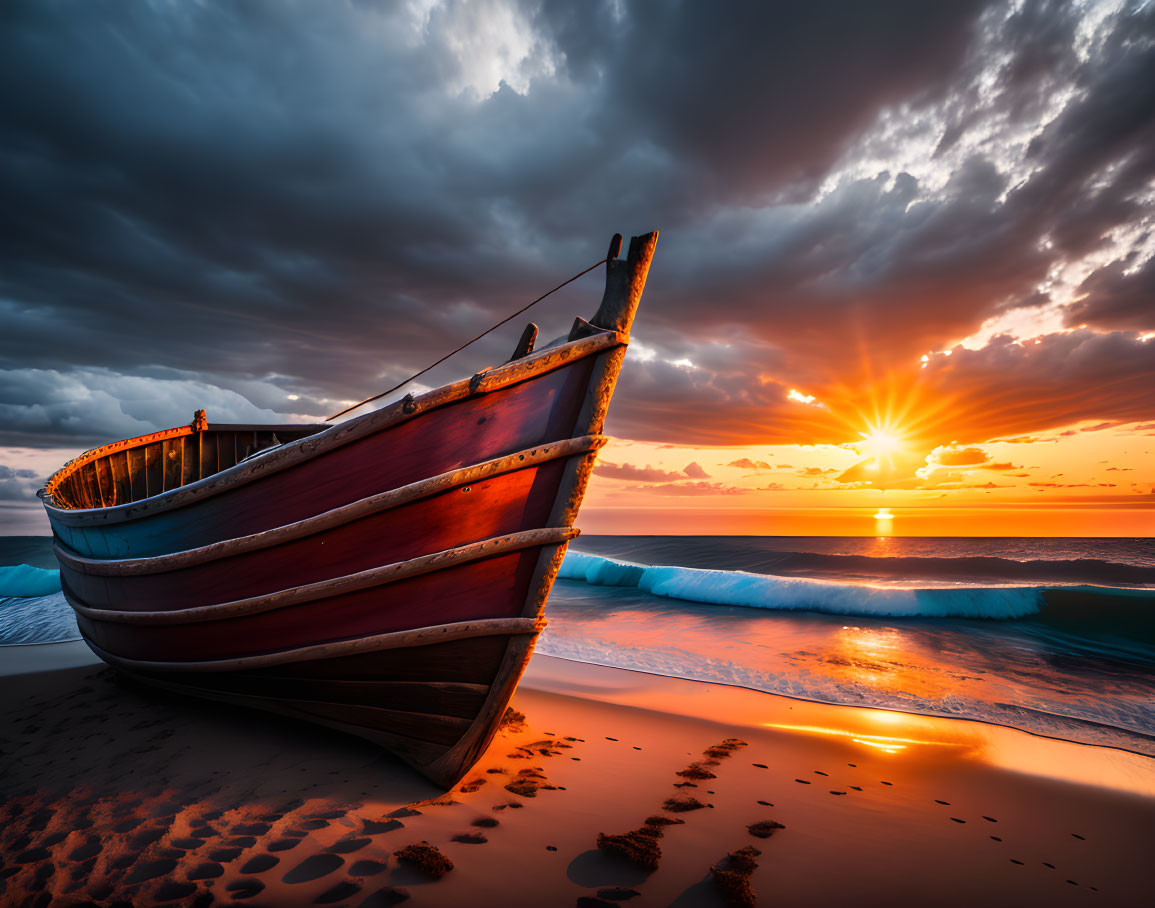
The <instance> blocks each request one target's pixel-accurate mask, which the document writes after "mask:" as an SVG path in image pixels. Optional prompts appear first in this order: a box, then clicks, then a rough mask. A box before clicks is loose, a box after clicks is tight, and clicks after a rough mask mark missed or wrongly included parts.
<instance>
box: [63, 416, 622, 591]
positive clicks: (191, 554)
mask: <svg viewBox="0 0 1155 908" xmlns="http://www.w3.org/2000/svg"><path fill="white" fill-rule="evenodd" d="M607 441H608V439H607V438H606V436H604V435H580V436H578V437H577V438H564V439H561V440H560V441H554V442H547V443H546V444H541V445H536V446H534V447H532V448H525V449H523V450H521V451H515V452H514V453H512V454H506V455H504V456H503V457H494V458H492V459H490V460H485V461H481V462H480V463H476V464H471V465H469V466H465V467H458V468H456V469H454V470H447V471H446V472H444V473H439V474H437V475H436V476H429V477H426V478H425V479H419V480H417V481H416V482H411V483H407V484H406V485H403V486H398V487H397V488H395V489H389V490H387V491H385V492H378V493H377V494H376V495H370V496H369V497H367V498H361V499H358V500H357V501H353V502H350V503H349V504H345V505H340V506H339V507H336V508H331V509H330V510H328V511H322V512H321V513H320V514H314V515H312V516H311V517H306V518H304V519H303V520H297V521H293V522H292V523H287V524H284V525H282V526H278V527H272V528H270V529H267V530H261V531H260V532H257V533H250V534H248V535H245V536H235V537H233V538H232V539H224V540H221V541H220V542H212V543H208V544H207V545H202V546H196V547H194V548H191V549H185V550H183V551H180V552H169V553H166V554H163V555H149V556H143V557H138V558H94V557H91V556H88V555H81V554H79V553H77V552H74V551H72V550H71V549H70V548H69V547H68V546H67V545H65V544H64V543H63V542H62V541H60V540H57V541H56V543H55V545H54V547H53V548H54V551H55V553H56V557H57V559H59V561H61V562H62V563H63V564H66V565H67V566H68V567H69V568H71V569H73V570H75V571H77V572H78V573H81V574H85V575H87V576H95V577H136V576H147V575H156V574H163V573H167V572H169V571H175V570H180V569H183V568H188V567H195V566H197V565H201V564H210V563H212V562H214V561H219V560H222V559H225V558H230V557H234V556H237V555H243V554H248V553H250V552H255V551H261V550H263V549H268V548H273V547H274V546H277V545H281V544H283V543H287V542H292V541H294V540H297V539H304V538H307V537H309V536H314V535H317V534H318V533H323V532H325V531H327V530H331V529H335V528H338V527H342V526H345V525H346V524H349V523H352V522H354V521H356V520H361V519H363V518H365V517H369V516H371V515H373V514H378V513H381V512H384V511H388V510H392V509H393V508H399V507H402V506H404V505H407V504H412V503H414V502H418V501H422V500H425V499H428V498H432V497H434V496H436V495H440V494H443V493H444V492H447V491H451V490H453V489H455V488H457V487H459V486H464V485H470V484H472V483H477V482H483V481H485V480H488V479H493V478H496V477H499V476H506V475H509V474H512V473H516V472H518V471H520V470H525V469H530V468H532V467H537V466H541V465H543V464H546V463H551V462H553V461H555V460H563V459H566V458H569V457H575V458H576V457H588V456H589V455H591V454H594V453H596V452H597V451H598V450H600V449H601V448H602V447H603V446H604V445H605V444H606V442H607ZM570 522H571V523H572V516H571V517H570ZM566 525H568V524H566Z"/></svg>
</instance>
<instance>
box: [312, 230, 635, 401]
mask: <svg viewBox="0 0 1155 908" xmlns="http://www.w3.org/2000/svg"><path fill="white" fill-rule="evenodd" d="M621 249H622V238H621V235H620V234H615V235H614V239H613V241H612V242H611V243H610V251H609V253H608V254H607V255H606V257H605V258H604V259H598V261H596V262H594V263H593V264H592V265H590V266H589V267H588V268H586V269H585V270H584V271H579V272H578V273H577V274H575V275H574V276H573V277H571V278H569V279H568V280H565V281H562V282H561V283H560V284H558V285H557V286H556V287H554V288H553V289H552V290H548V291H546V292H545V293H543V294H542V295H541V296H539V297H538V298H537V299H535V300H534V301H533V302H532V303H530V304H529V305H526V306H522V307H521V308H520V309H518V310H517V311H516V312H515V313H513V315H509V316H506V317H505V318H503V319H502V320H501V321H499V322H498V323H497V324H496V325H491V326H490V327H488V328H486V329H485V330H484V331H482V332H481V333H480V334H479V335H477V337H475V338H473V340H469V341H466V342H465V343H464V344H462V345H461V346H460V347H458V348H457V349H456V350H451V351H450V352H449V353H446V354H445V355H444V356H443V357H441V359H439V360H438V361H437V362H435V363H433V364H432V365H430V366H426V367H425V368H424V369H422V370H421V371H420V372H415V373H413V374H412V375H410V376H409V377H408V378H407V379H405V381H403V382H401V383H400V384H396V385H394V386H393V387H392V388H390V389H389V390H388V391H382V392H381V393H380V394H374V395H373V396H372V397H366V398H365V399H364V400H363V401H361V402H360V403H357V404H353V405H352V406H351V407H346V408H345V409H344V410H342V411H341V412H340V413H334V414H333V415H332V416H330V417H329V418H328V419H326V420H325V422H332V421H333V420H334V419H336V418H337V417H338V416H344V415H345V414H346V413H351V412H352V411H353V410H356V409H357V408H358V407H363V406H365V404H371V403H373V401H375V400H380V399H381V398H382V397H384V396H385V395H387V394H392V393H393V392H394V391H398V390H400V389H401V388H404V387H405V386H406V385H407V384H409V382H411V381H413V379H415V378H420V377H421V376H422V375H424V374H425V373H426V372H428V371H429V370H430V369H436V368H437V367H438V366H440V365H441V364H442V363H443V362H445V361H446V360H447V359H449V357H451V356H454V355H456V354H458V353H460V352H461V351H462V350H464V349H465V348H466V347H468V346H469V345H470V344H473V343H476V342H477V341H479V340H481V339H482V338H483V337H485V335H487V334H489V332H490V331H494V330H496V329H497V328H500V327H501V326H502V325H504V324H505V323H506V322H510V321H513V320H514V319H515V318H517V317H518V316H519V315H521V314H522V313H523V312H525V311H527V310H528V309H530V308H532V307H533V306H536V305H537V304H538V303H540V302H541V301H542V300H543V299H545V298H546V297H547V296H549V295H550V294H551V293H556V292H557V291H558V290H560V289H561V288H562V287H564V286H565V285H566V284H572V283H573V282H574V281H576V280H577V279H578V278H579V277H581V276H582V275H584V274H589V273H590V272H591V271H593V270H594V269H595V268H598V267H600V266H601V265H604V264H606V263H607V262H609V261H610V259H614V258H617V256H618V253H619V252H621Z"/></svg>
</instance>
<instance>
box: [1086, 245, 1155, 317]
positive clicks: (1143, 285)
mask: <svg viewBox="0 0 1155 908" xmlns="http://www.w3.org/2000/svg"><path fill="white" fill-rule="evenodd" d="M1129 266H1130V267H1133V268H1134V270H1133V271H1130V270H1129ZM1079 290H1080V291H1081V292H1082V293H1084V294H1086V295H1085V296H1084V297H1083V299H1081V300H1080V301H1079V302H1077V303H1075V305H1073V306H1072V307H1071V308H1070V309H1069V310H1068V313H1067V322H1068V323H1069V324H1073V325H1092V326H1094V327H1096V328H1107V329H1112V328H1114V329H1119V328H1122V329H1124V330H1126V329H1128V328H1130V329H1136V328H1137V329H1141V330H1144V331H1151V330H1155V258H1150V259H1148V260H1147V261H1146V262H1144V263H1143V264H1142V265H1139V266H1135V263H1134V262H1130V261H1127V260H1121V261H1115V262H1112V263H1111V264H1109V265H1104V266H1103V267H1102V268H1099V269H1097V270H1095V271H1094V272H1093V273H1092V274H1090V275H1089V276H1088V277H1087V279H1086V280H1084V281H1083V283H1082V284H1081V285H1080V286H1079Z"/></svg>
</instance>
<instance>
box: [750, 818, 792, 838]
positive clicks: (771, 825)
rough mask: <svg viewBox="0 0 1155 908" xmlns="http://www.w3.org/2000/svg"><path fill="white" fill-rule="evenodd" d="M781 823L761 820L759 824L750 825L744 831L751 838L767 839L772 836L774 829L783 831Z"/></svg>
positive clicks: (783, 827)
mask: <svg viewBox="0 0 1155 908" xmlns="http://www.w3.org/2000/svg"><path fill="white" fill-rule="evenodd" d="M785 828H786V827H785V826H783V825H782V824H781V823H777V822H775V821H774V820H762V821H761V822H760V823H752V824H750V825H749V826H747V827H746V831H747V832H748V833H750V835H752V836H757V837H758V838H760V839H768V838H770V836H772V835H773V834H774V830H775V829H785Z"/></svg>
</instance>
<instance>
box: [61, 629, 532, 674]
mask: <svg viewBox="0 0 1155 908" xmlns="http://www.w3.org/2000/svg"><path fill="white" fill-rule="evenodd" d="M545 625H546V621H545V619H544V618H525V617H521V618H477V619H473V620H470V621H454V622H450V623H449V624H432V625H429V626H428V627H420V628H412V629H410V630H404V631H389V632H388V633H384V634H373V635H372V636H368V637H352V638H350V639H348V640H331V641H328V642H326V643H314V644H310V645H309V646H299V647H295V648H293V649H283V650H275V651H273V652H269V653H254V654H252V655H249V656H229V657H228V658H226V659H206V660H199V661H189V662H165V661H157V660H150V659H132V658H130V657H128V656H118V655H117V654H115V653H112V652H109V651H108V650H106V649H104V648H103V647H102V646H100V645H99V644H98V643H95V642H94V641H93V640H92V639H91V638H90V637H89V636H88V635H87V634H84V631H83V629H81V634H83V636H84V642H85V643H86V644H87V645H88V647H89V648H90V649H91V650H92V651H93V652H94V653H95V654H96V655H97V656H99V657H100V658H101V659H102V660H104V661H105V662H108V663H109V664H111V665H118V666H119V665H123V666H126V667H128V668H129V669H130V670H136V671H146V672H147V671H164V672H234V671H245V670H248V669H254V668H268V667H270V666H277V665H292V664H295V663H298V662H317V661H320V660H322V659H333V658H337V657H340V656H357V655H363V654H365V653H373V652H380V651H382V650H390V649H408V648H410V647H415V646H433V645H435V644H438V643H450V642H452V641H454V640H466V639H470V638H473V637H518V636H525V635H531V634H532V635H537V634H539V633H541V631H542V630H543V629H544V628H545Z"/></svg>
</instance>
